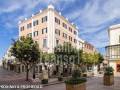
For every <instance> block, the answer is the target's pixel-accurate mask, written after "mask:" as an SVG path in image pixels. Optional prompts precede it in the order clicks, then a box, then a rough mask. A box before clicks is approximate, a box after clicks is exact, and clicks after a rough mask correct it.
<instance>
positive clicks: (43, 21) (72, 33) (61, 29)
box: [5, 5, 94, 72]
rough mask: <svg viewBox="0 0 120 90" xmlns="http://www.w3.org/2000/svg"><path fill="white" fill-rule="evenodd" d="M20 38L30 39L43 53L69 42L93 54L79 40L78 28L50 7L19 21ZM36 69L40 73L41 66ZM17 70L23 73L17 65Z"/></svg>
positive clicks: (22, 69)
mask: <svg viewBox="0 0 120 90" xmlns="http://www.w3.org/2000/svg"><path fill="white" fill-rule="evenodd" d="M21 36H24V37H27V36H29V37H32V38H33V40H34V41H36V42H37V43H38V44H39V48H40V50H42V51H43V52H48V53H54V47H55V46H56V45H58V44H63V43H65V42H69V43H71V45H72V46H73V47H76V48H77V49H83V51H85V52H89V53H91V52H94V49H93V46H92V45H91V44H89V43H86V42H85V41H84V40H82V39H80V38H79V36H78V28H77V27H76V26H75V25H74V24H73V23H71V22H69V20H68V19H67V18H65V17H63V16H62V15H61V13H60V12H59V13H58V12H57V11H56V10H55V9H54V7H53V6H52V5H49V6H48V8H47V9H44V10H40V11H39V12H38V13H37V14H33V15H32V16H31V17H30V18H25V19H24V20H22V21H19V37H21ZM86 45H87V47H86ZM91 47H92V48H91ZM84 48H85V49H84ZM8 52H9V50H8ZM9 53H10V52H9ZM5 58H6V56H5ZM18 64H19V63H18ZM17 66H18V65H17ZM20 68H21V69H20ZM37 68H38V71H41V65H38V67H37ZM17 70H19V71H20V72H24V71H25V67H24V65H19V67H18V69H17Z"/></svg>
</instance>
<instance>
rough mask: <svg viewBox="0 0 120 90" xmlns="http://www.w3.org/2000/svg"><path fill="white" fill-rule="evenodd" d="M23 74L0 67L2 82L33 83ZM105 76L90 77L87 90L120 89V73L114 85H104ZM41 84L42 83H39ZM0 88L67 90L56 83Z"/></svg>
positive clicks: (62, 85) (0, 79) (0, 82)
mask: <svg viewBox="0 0 120 90" xmlns="http://www.w3.org/2000/svg"><path fill="white" fill-rule="evenodd" d="M23 77H24V76H23V75H20V74H17V73H14V72H10V71H7V70H3V69H1V68H0V84H1V85H2V84H6V83H8V85H9V84H13V85H14V84H15V85H19V83H22V85H24V84H32V85H33V83H32V82H31V81H29V82H26V81H25V80H24V78H23ZM102 77H103V76H102V75H96V76H95V77H91V78H88V80H87V85H86V86H87V90H120V74H117V75H116V76H115V84H114V85H113V86H104V85H103V78H102ZM6 80H7V82H6ZM39 85H40V84H39ZM0 90H65V84H64V83H61V84H55V85H49V86H44V87H43V88H40V89H1V88H0Z"/></svg>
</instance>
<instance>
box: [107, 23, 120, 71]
mask: <svg viewBox="0 0 120 90" xmlns="http://www.w3.org/2000/svg"><path fill="white" fill-rule="evenodd" d="M108 34H109V46H106V59H107V60H109V65H110V66H112V67H113V68H114V71H115V72H120V24H117V25H112V26H110V28H109V30H108Z"/></svg>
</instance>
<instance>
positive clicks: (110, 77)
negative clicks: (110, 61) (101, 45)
mask: <svg viewBox="0 0 120 90" xmlns="http://www.w3.org/2000/svg"><path fill="white" fill-rule="evenodd" d="M103 81H104V85H107V86H110V85H113V84H114V73H113V68H112V67H106V68H105V73H104V78H103Z"/></svg>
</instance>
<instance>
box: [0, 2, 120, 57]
mask: <svg viewBox="0 0 120 90" xmlns="http://www.w3.org/2000/svg"><path fill="white" fill-rule="evenodd" d="M49 4H52V5H54V7H55V9H56V10H57V11H58V12H61V13H62V15H63V16H64V17H66V18H68V19H69V21H70V22H73V23H74V24H75V25H77V26H78V28H79V37H80V38H82V39H83V40H86V41H88V42H89V43H91V44H93V45H94V46H95V47H96V48H97V49H98V50H99V51H100V52H101V53H103V54H105V46H107V45H108V44H109V38H108V28H109V26H111V25H114V24H119V23H120V0H0V59H1V58H2V57H3V55H4V54H5V53H6V51H7V49H8V48H9V46H10V45H11V43H12V39H16V38H18V22H19V21H20V20H23V19H24V18H26V17H30V16H31V15H32V14H35V13H37V12H39V11H40V10H42V9H45V8H47V6H48V5H49Z"/></svg>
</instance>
